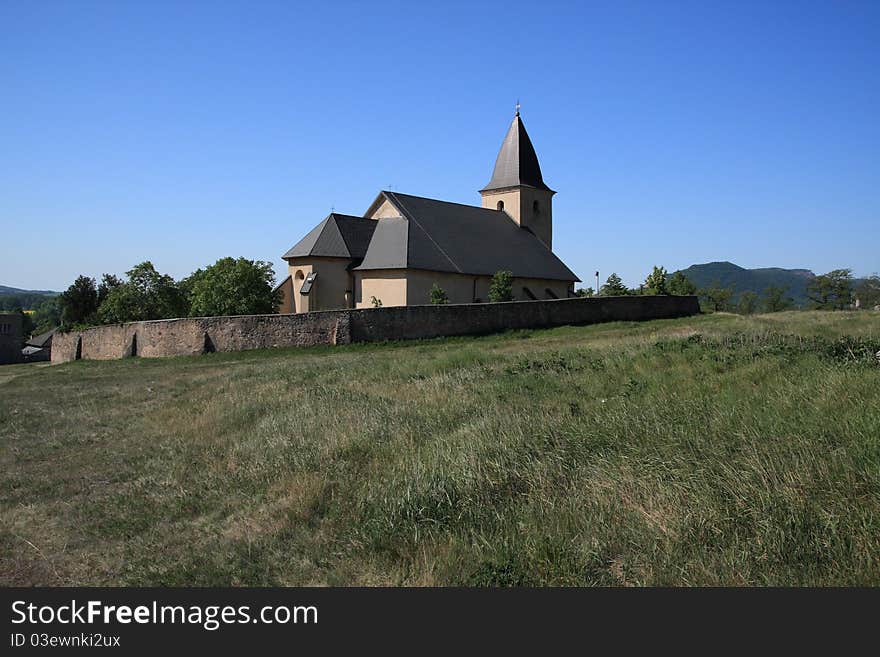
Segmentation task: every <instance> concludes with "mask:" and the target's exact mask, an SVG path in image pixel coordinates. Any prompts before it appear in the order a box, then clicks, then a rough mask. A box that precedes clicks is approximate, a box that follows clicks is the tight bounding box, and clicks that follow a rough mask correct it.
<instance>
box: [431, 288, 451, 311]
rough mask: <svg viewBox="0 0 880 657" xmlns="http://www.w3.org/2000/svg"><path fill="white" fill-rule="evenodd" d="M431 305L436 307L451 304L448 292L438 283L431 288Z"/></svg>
mask: <svg viewBox="0 0 880 657" xmlns="http://www.w3.org/2000/svg"><path fill="white" fill-rule="evenodd" d="M431 303H432V304H434V305H435V306H439V305H443V304H446V303H449V297H448V296H447V295H446V290H444V289H443V288H442V287H440V286H439V285H437V284H436V283H434V285H432V286H431Z"/></svg>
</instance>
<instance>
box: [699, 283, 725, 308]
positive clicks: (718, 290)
mask: <svg viewBox="0 0 880 657" xmlns="http://www.w3.org/2000/svg"><path fill="white" fill-rule="evenodd" d="M700 296H701V297H703V298H704V299H705V301H706V304H707V305H708V306H709V309H710V310H713V311H715V312H720V311H723V310H729V309H730V298H731V297H732V296H733V288H732V287H721V283H720V282H718V281H715V282H714V283H712V285H710V286H709V287H707V288H705V289H704V290H700Z"/></svg>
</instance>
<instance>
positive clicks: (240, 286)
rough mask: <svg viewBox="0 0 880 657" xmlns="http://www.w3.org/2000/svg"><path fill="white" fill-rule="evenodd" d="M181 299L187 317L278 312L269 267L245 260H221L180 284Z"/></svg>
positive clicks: (273, 282)
mask: <svg viewBox="0 0 880 657" xmlns="http://www.w3.org/2000/svg"><path fill="white" fill-rule="evenodd" d="M179 288H180V292H181V296H184V297H187V298H188V299H189V315H190V317H215V316H218V315H261V314H268V313H274V312H277V311H278V306H279V304H280V303H281V294H282V292H281V291H280V290H278V291H276V290H275V274H274V272H273V271H272V265H271V263H268V262H265V261H262V260H248V259H247V258H238V259H235V258H221V259H220V260H218V261H217V262H215V263H214V264H213V265H210V266H209V267H205V268H204V269H199V270H196V271H195V272H193V274H191V275H190V276H189V277H188V278H186V279H184V280H183V281H181V282H180V285H179Z"/></svg>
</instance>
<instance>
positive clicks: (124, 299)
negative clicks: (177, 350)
mask: <svg viewBox="0 0 880 657" xmlns="http://www.w3.org/2000/svg"><path fill="white" fill-rule="evenodd" d="M125 275H126V277H127V278H128V280H127V281H125V282H124V283H122V284H120V285H118V286H116V287H115V288H113V289H112V290H110V292H109V293H108V294H107V298H106V299H104V302H103V303H102V304H101V306H100V307H99V308H98V319H100V320H101V322H102V323H104V324H114V323H119V322H136V321H143V320H149V319H170V318H172V317H183V316H185V315H186V309H187V308H186V300H185V298H184V296H183V293H182V292H181V290H180V288H179V287H178V286H177V284H176V283H175V282H174V279H173V278H171V277H170V276H168V275H167V274H160V273H159V272H158V271H156V268H155V267H153V263H151V262H150V261H149V260H148V261H146V262H142V263H140V264H139V265H136V266H135V267H134V268H132V269H130V270H129V271H127V272H126V274H125Z"/></svg>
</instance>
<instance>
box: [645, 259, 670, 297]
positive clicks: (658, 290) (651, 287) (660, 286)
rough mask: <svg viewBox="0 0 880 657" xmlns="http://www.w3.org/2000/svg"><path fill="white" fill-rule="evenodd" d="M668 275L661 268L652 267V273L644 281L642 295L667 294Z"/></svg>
mask: <svg viewBox="0 0 880 657" xmlns="http://www.w3.org/2000/svg"><path fill="white" fill-rule="evenodd" d="M667 279H668V274H667V273H666V270H665V269H664V268H663V267H658V266H656V265H654V271H652V272H651V273H650V274H648V277H647V278H646V279H645V285H644V290H643V293H644V294H669V289H668V287H667Z"/></svg>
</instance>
